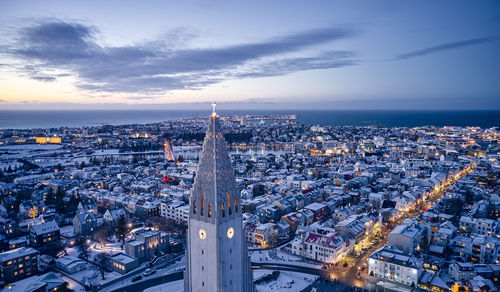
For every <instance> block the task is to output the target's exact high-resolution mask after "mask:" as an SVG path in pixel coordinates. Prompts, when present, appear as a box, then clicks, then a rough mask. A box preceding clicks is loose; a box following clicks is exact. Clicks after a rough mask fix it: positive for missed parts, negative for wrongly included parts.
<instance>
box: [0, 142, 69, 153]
mask: <svg viewBox="0 0 500 292" xmlns="http://www.w3.org/2000/svg"><path fill="white" fill-rule="evenodd" d="M61 147H63V146H62V145H58V144H20V145H5V146H0V151H1V150H32V151H33V150H55V149H59V148H61Z"/></svg>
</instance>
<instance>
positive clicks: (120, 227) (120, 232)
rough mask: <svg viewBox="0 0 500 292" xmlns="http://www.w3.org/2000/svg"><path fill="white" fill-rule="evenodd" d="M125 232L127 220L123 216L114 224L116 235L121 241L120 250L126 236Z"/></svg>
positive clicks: (126, 230)
mask: <svg viewBox="0 0 500 292" xmlns="http://www.w3.org/2000/svg"><path fill="white" fill-rule="evenodd" d="M127 232H128V227H127V219H126V218H125V216H120V218H118V222H117V223H116V235H117V236H118V238H120V239H121V240H122V248H123V245H124V244H125V236H126V235H127Z"/></svg>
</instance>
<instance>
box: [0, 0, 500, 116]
mask: <svg viewBox="0 0 500 292" xmlns="http://www.w3.org/2000/svg"><path fill="white" fill-rule="evenodd" d="M498 52H500V2H498V1H474V2H472V1H457V0H455V1H444V0H442V1H383V0H381V1H269V0H267V1H258V0H255V1H225V0H219V1H190V0H185V1H124V0H120V1H115V0H108V1H51V0H45V1H29V0H28V1H6V0H0V109H81V108H105V109H108V108H109V109H113V108H120V109H121V108H131V109H135V108H154V109H159V108H175V107H178V108H184V109H190V108H196V107H199V106H200V105H203V106H206V104H207V103H208V102H210V101H212V100H216V101H217V103H218V104H223V105H225V106H227V107H231V106H232V107H234V108H237V109H246V108H252V109H259V108H262V109H271V108H276V109H281V108H282V109H291V108H297V109H307V108H310V109H315V108H319V109H327V108H331V109H495V110H498V109H500V83H499V77H498V76H500V53H498Z"/></svg>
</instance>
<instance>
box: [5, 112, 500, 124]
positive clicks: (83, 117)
mask: <svg viewBox="0 0 500 292" xmlns="http://www.w3.org/2000/svg"><path fill="white" fill-rule="evenodd" d="M208 114H209V110H207V111H200V110H0V129H28V128H59V127H89V126H100V125H103V124H109V125H125V124H148V123H156V122H161V121H166V120H175V119H182V118H194V117H200V116H205V115H208ZM219 114H220V115H222V116H224V115H271V114H276V115H284V114H296V115H297V116H298V122H301V123H304V124H306V125H318V124H319V125H324V126H337V125H338V126H384V127H417V126H437V127H442V126H461V127H465V126H478V127H481V128H490V127H498V126H500V110H471V111H465V110H282V111H280V110H260V111H259V110H247V111H245V110H221V111H219Z"/></svg>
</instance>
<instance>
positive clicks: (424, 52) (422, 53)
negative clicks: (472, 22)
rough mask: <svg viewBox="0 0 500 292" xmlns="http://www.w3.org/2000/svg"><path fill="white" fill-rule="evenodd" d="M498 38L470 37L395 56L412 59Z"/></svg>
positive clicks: (401, 58)
mask: <svg viewBox="0 0 500 292" xmlns="http://www.w3.org/2000/svg"><path fill="white" fill-rule="evenodd" d="M496 40H498V37H483V38H474V39H469V40H463V41H458V42H452V43H447V44H442V45H438V46H433V47H429V48H425V49H421V50H417V51H413V52H408V53H405V54H401V55H399V56H397V57H396V58H394V60H405V59H411V58H415V57H421V56H425V55H430V54H434V53H438V52H442V51H448V50H455V49H460V48H464V47H469V46H474V45H479V44H484V43H489V42H493V41H496Z"/></svg>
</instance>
